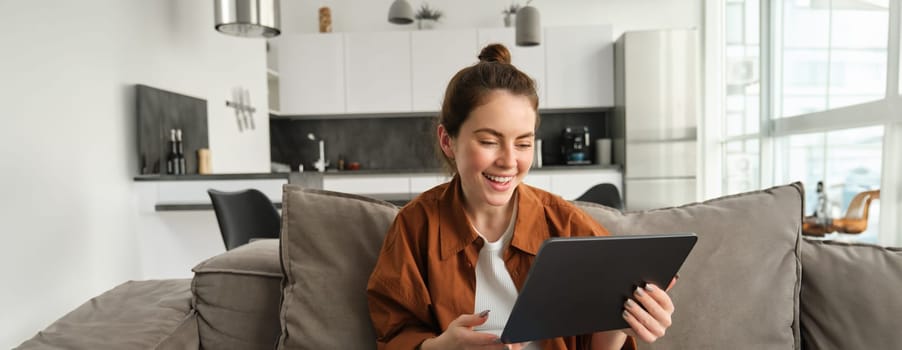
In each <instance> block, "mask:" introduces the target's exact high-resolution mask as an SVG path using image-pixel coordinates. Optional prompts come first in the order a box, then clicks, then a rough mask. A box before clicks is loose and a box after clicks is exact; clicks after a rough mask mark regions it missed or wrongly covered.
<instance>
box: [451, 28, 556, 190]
mask: <svg viewBox="0 0 902 350" xmlns="http://www.w3.org/2000/svg"><path fill="white" fill-rule="evenodd" d="M477 57H479V62H478V63H476V64H474V65H472V66H469V67H466V68H464V69H461V70H460V71H459V72H457V74H455V75H454V77H452V78H451V81H450V82H448V88H447V89H445V100H444V101H443V102H442V111H441V113H440V114H439V117H438V124H439V125H442V126H444V128H445V130H446V131H447V132H448V134H449V135H451V137H457V135H458V133H459V132H460V126H461V125H462V124H463V123H464V121H466V120H467V118H468V117H469V116H470V112H472V111H473V110H474V109H476V107H479V106H481V105H483V104H485V103H486V97H487V96H488V95H489V94H490V93H492V92H493V91H495V90H504V91H507V92H509V93H511V94H514V95H519V96H526V97H527V98H528V99H529V101H530V102H531V103H532V108H533V110H536V111H538V109H539V96H538V94H536V83H535V81H534V80H533V79H532V78H530V77H529V76H528V75H526V73H523V72H522V71H520V70H519V69H517V67H514V66H513V65H512V64H511V53H510V51H509V50H508V49H507V47H505V46H504V45H501V44H489V45H488V46H486V47H485V48H483V49H482V51H481V52H480V53H479V56H477ZM534 128H535V129H538V128H539V114H538V113H536V125H535V126H534ZM436 145H438V148H437V150H438V153H439V156H441V158H442V159H443V160H444V161H445V165H446V168H447V170H449V172H451V173H454V172H455V171H456V164H455V163H454V159H449V158H448V157H447V156H446V155H445V153H444V152H442V149H441V140H437V143H436Z"/></svg>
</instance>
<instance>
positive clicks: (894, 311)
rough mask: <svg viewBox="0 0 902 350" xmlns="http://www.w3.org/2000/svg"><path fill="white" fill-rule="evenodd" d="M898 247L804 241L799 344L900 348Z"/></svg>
mask: <svg viewBox="0 0 902 350" xmlns="http://www.w3.org/2000/svg"><path fill="white" fill-rule="evenodd" d="M900 293H902V249H900V248H884V247H879V246H875V245H870V244H855V243H840V242H831V241H809V240H804V242H803V243H802V305H801V307H802V316H801V321H802V322H801V323H802V347H803V348H804V349H898V348H899V346H900V345H902V332H899V330H898V326H897V324H898V322H899V315H902V298H900V297H899V295H900Z"/></svg>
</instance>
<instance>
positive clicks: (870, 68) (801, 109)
mask: <svg viewBox="0 0 902 350" xmlns="http://www.w3.org/2000/svg"><path fill="white" fill-rule="evenodd" d="M708 1H709V3H708V4H711V6H709V8H711V9H720V8H719V7H717V6H715V5H713V4H722V5H723V6H722V10H723V11H722V13H721V16H722V18H721V19H720V20H718V19H717V18H713V17H712V18H711V19H706V23H707V24H710V25H711V26H712V27H717V26H718V25H719V24H722V26H723V30H724V32H723V36H722V37H723V40H722V45H720V46H709V47H708V48H709V50H713V51H712V52H719V53H720V55H721V56H720V57H719V58H721V59H722V60H721V61H720V62H722V66H721V65H711V66H709V67H708V69H709V70H708V71H707V72H706V73H709V74H710V73H712V72H713V73H715V74H720V73H723V77H724V79H723V80H724V84H723V85H721V86H722V90H721V91H719V92H718V94H719V95H720V96H721V100H718V104H711V106H716V107H717V108H711V109H710V110H711V111H720V112H722V114H721V115H719V118H720V119H717V122H719V123H720V124H717V125H718V126H720V129H718V130H720V131H721V132H720V133H719V135H720V136H721V137H720V140H721V142H719V143H713V142H712V143H710V144H706V145H705V147H706V148H707V147H714V146H716V147H717V149H716V151H717V152H714V153H713V154H720V155H721V157H720V158H719V159H718V160H717V162H716V163H715V162H713V161H712V162H711V165H712V167H711V168H708V169H720V170H719V171H720V175H721V177H720V178H717V179H716V182H715V181H706V184H705V186H710V187H712V188H717V190H718V191H719V192H720V193H722V194H731V193H737V192H744V191H749V190H754V189H759V188H764V187H769V186H773V185H779V184H785V183H789V182H794V181H801V182H803V183H804V185H805V189H806V194H805V196H806V203H805V205H806V208H805V212H806V214H807V215H811V214H812V213H813V212H814V206H815V205H816V203H817V198H816V193H815V188H816V184H817V182H818V181H824V183H825V184H826V187H827V194H828V196H829V199H830V200H831V202H833V203H834V205H833V209H832V211H833V213H832V214H834V215H836V216H843V215H845V212H846V210H847V209H848V207H849V204H850V202H851V200H852V198H853V197H854V196H855V194H857V193H860V192H862V191H865V190H872V189H880V190H881V193H882V194H883V195H882V196H881V200H877V201H874V202H872V204H871V206H870V210H869V223H868V230H867V231H866V232H864V233H863V234H859V235H854V236H853V235H848V236H844V237H843V239H850V240H858V241H865V242H875V243H880V244H888V245H902V230H900V229H899V227H900V225H902V219H897V217H902V198H896V197H900V196H898V195H897V194H898V193H902V157H900V154H902V147H900V145H902V115H897V114H898V111H899V110H902V95H900V92H902V69H897V67H898V65H899V64H902V62H900V57H899V54H898V51H899V50H898V49H897V48H896V47H890V46H891V45H889V38H896V37H898V38H900V43H895V42H894V43H893V45H892V46H895V45H902V35H900V33H898V31H899V30H900V29H899V26H891V25H890V16H889V7H890V6H889V4H890V3H891V1H889V0H842V1H836V0H721V1H723V2H719V3H718V2H715V1H718V0H708ZM892 4H893V9H895V10H896V11H900V12H902V5H899V4H898V2H892ZM719 12H721V11H712V12H711V13H714V14H717V13H719ZM894 17H895V16H894ZM898 17H899V18H902V13H900V14H899V16H898ZM896 20H897V21H898V20H899V19H898V18H897V19H896ZM759 27H760V28H759ZM891 31H892V33H891ZM890 72H892V74H889V73H890ZM891 75H892V76H891ZM896 80H898V82H897V81H896ZM712 81H717V80H715V79H712ZM717 85H720V84H717ZM715 86H716V85H715ZM706 118H708V116H706ZM711 124H712V125H714V124H716V123H711ZM708 150H711V148H708ZM703 151H704V150H703ZM706 154H708V153H706ZM707 165H708V161H706V166H707ZM712 178H713V177H712ZM713 184H716V185H713ZM706 193H709V194H708V196H710V195H711V194H710V193H711V192H706ZM881 201H882V202H881ZM881 217H882V218H883V220H881ZM881 226H882V227H881ZM881 232H882V235H881Z"/></svg>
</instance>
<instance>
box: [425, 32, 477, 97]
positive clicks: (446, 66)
mask: <svg viewBox="0 0 902 350" xmlns="http://www.w3.org/2000/svg"><path fill="white" fill-rule="evenodd" d="M410 48H411V71H412V77H411V78H412V80H413V81H412V87H413V111H414V112H432V111H438V110H441V107H442V99H444V97H445V89H446V88H447V87H448V82H449V81H450V80H451V77H453V76H454V74H456V73H457V72H458V71H459V70H461V69H462V68H464V67H467V66H469V65H472V64H474V63H476V61H477V60H478V59H477V58H476V56H477V54H478V51H477V48H476V31H475V30H424V31H416V32H412V33H411V38H410Z"/></svg>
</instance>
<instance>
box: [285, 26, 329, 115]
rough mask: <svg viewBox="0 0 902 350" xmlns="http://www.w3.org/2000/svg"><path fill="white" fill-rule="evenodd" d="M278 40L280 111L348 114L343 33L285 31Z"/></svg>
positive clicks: (288, 112) (287, 113)
mask: <svg viewBox="0 0 902 350" xmlns="http://www.w3.org/2000/svg"><path fill="white" fill-rule="evenodd" d="M276 40H278V47H279V50H278V56H279V62H280V68H279V79H278V82H279V92H278V94H279V110H280V112H281V114H283V115H298V114H341V113H345V64H344V61H345V60H344V57H345V51H344V36H343V35H342V34H319V33H317V34H292V33H283V34H282V36H281V37H280V38H278V39H276Z"/></svg>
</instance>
